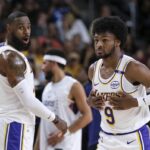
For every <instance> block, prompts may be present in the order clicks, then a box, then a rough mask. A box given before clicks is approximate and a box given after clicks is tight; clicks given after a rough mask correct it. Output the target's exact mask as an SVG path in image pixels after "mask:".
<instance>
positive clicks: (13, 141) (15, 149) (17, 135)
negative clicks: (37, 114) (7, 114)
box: [6, 122, 22, 150]
mask: <svg viewBox="0 0 150 150" xmlns="http://www.w3.org/2000/svg"><path fill="white" fill-rule="evenodd" d="M20 140H22V124H20V123H17V122H12V123H10V124H9V127H8V134H7V143H6V144H7V145H6V150H21V145H20V144H21V142H20Z"/></svg>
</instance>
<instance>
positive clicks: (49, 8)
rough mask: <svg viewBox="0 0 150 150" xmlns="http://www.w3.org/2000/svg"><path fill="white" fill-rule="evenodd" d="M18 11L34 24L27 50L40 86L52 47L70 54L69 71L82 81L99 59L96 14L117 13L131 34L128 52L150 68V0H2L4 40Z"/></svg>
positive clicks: (1, 36)
mask: <svg viewBox="0 0 150 150" xmlns="http://www.w3.org/2000/svg"><path fill="white" fill-rule="evenodd" d="M15 10H21V11H24V12H26V13H27V14H28V15H29V17H30V19H31V23H32V35H31V46H30V48H29V49H28V50H27V51H25V52H24V53H25V54H26V56H27V57H28V59H29V60H30V62H31V64H32V67H33V70H34V73H35V81H36V82H35V83H36V85H41V84H43V82H44V76H43V73H42V72H41V69H40V66H41V64H42V56H43V54H44V52H45V51H47V50H49V49H50V48H51V47H54V48H58V49H61V50H63V51H65V53H66V54H67V59H68V64H67V67H66V72H68V73H69V74H71V75H72V76H73V77H75V78H77V79H78V80H79V81H81V82H82V83H85V82H86V81H87V79H88V77H87V69H88V67H89V65H90V64H91V63H92V62H93V61H94V60H96V57H95V54H94V49H93V42H92V39H91V36H90V23H91V21H92V20H93V19H95V18H96V17H102V16H110V15H117V16H120V17H121V18H122V19H123V20H124V21H125V22H126V24H127V26H128V29H129V34H128V38H127V43H126V47H125V48H124V51H125V53H126V54H128V55H131V56H133V57H134V58H136V59H137V60H139V61H141V62H142V63H144V64H146V65H147V66H148V67H150V57H149V56H150V44H149V42H150V38H149V37H150V1H149V0H142V1H137V0H119V1H118V0H82V1H79V0H76V1H75V0H0V42H2V41H4V40H5V19H6V17H7V15H8V14H9V13H10V12H12V11H15Z"/></svg>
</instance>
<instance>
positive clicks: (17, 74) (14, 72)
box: [2, 50, 26, 87]
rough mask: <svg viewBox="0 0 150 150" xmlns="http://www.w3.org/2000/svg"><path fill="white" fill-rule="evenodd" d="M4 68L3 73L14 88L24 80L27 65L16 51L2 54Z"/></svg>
mask: <svg viewBox="0 0 150 150" xmlns="http://www.w3.org/2000/svg"><path fill="white" fill-rule="evenodd" d="M2 57H3V64H4V66H5V67H4V68H3V71H4V73H5V76H6V77H7V79H8V82H9V84H10V85H11V86H12V87H14V86H15V85H17V84H18V83H19V82H20V81H21V80H23V79H24V72H25V70H26V63H25V61H24V59H23V58H22V56H20V55H19V54H18V53H17V52H14V51H10V50H8V51H5V52H3V54H2Z"/></svg>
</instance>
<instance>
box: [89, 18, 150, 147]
mask: <svg viewBox="0 0 150 150" xmlns="http://www.w3.org/2000/svg"><path fill="white" fill-rule="evenodd" d="M91 31H92V35H93V39H94V46H95V52H96V54H97V56H98V57H99V60H98V61H96V62H95V63H94V64H92V65H91V66H90V68H89V78H90V79H91V81H92V91H91V93H90V96H89V97H88V102H89V104H90V105H91V106H92V107H94V108H97V109H98V110H99V112H100V114H101V125H100V126H101V131H100V138H99V144H98V149H97V150H108V149H109V150H121V149H123V150H137V149H143V150H149V149H150V139H149V137H150V134H149V129H148V127H147V126H146V124H147V122H148V121H149V120H150V115H149V108H148V105H149V104H150V98H149V99H148V97H147V96H146V90H145V87H150V70H149V69H148V68H147V67H146V66H145V65H144V64H141V63H140V62H138V61H136V60H135V59H133V58H132V57H130V56H127V55H124V54H123V53H122V48H123V46H124V44H125V42H126V37H127V27H126V25H125V23H124V22H123V21H122V20H121V19H120V18H119V17H116V16H110V17H103V18H98V19H96V20H94V21H93V23H92V27H91ZM140 97H145V98H143V99H142V98H140ZM144 100H145V101H144Z"/></svg>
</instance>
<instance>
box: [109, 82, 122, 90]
mask: <svg viewBox="0 0 150 150" xmlns="http://www.w3.org/2000/svg"><path fill="white" fill-rule="evenodd" d="M119 85H120V83H119V82H118V81H112V82H111V83H110V87H111V88H112V89H117V88H119Z"/></svg>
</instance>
